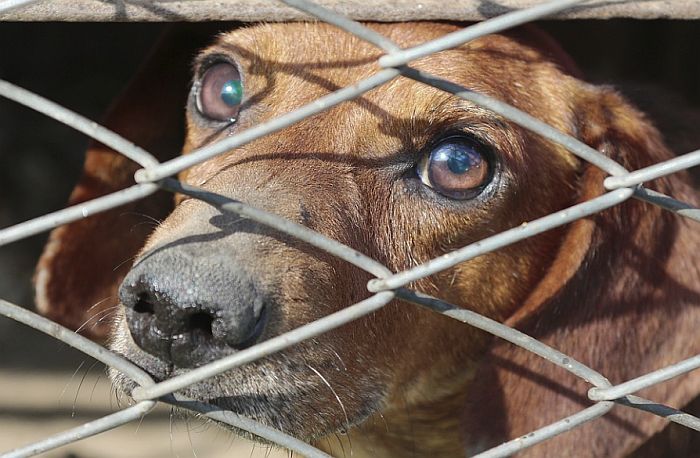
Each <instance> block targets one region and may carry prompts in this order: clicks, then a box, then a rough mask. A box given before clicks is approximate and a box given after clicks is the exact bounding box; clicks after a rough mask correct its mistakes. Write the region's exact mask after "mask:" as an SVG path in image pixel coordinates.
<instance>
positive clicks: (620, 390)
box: [588, 355, 700, 401]
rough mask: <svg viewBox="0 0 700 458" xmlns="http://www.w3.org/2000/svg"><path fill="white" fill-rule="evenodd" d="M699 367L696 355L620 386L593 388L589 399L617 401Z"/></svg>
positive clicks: (589, 391) (698, 357)
mask: <svg viewBox="0 0 700 458" xmlns="http://www.w3.org/2000/svg"><path fill="white" fill-rule="evenodd" d="M699 367H700V355H696V356H693V357H692V358H688V359H686V360H683V361H681V362H678V363H676V364H673V365H671V366H666V367H664V368H662V369H659V370H656V371H654V372H650V373H648V374H646V375H642V376H640V377H637V378H634V379H632V380H628V381H626V382H624V383H620V384H619V385H615V386H611V387H608V388H602V387H601V388H597V387H596V388H591V389H590V390H588V399H590V400H592V401H607V400H615V399H618V398H621V397H623V396H626V395H628V394H631V393H634V392H636V391H639V390H641V389H644V388H648V387H650V386H652V385H656V384H657V383H661V382H665V381H666V380H670V379H672V378H674V377H678V376H679V375H683V374H685V373H686V372H690V371H692V370H695V369H697V368H699Z"/></svg>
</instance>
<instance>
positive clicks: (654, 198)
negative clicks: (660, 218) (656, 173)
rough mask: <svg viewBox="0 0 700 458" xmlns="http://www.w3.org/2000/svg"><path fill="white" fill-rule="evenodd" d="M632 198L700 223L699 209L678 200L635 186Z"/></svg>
mask: <svg viewBox="0 0 700 458" xmlns="http://www.w3.org/2000/svg"><path fill="white" fill-rule="evenodd" d="M633 197H634V198H635V199H639V200H643V201H645V202H649V203H650V204H653V205H657V206H659V207H661V208H663V209H664V210H668V211H670V212H673V213H675V214H677V215H680V216H684V217H686V218H689V219H692V220H694V221H700V209H698V208H697V207H694V206H692V205H690V204H687V203H685V202H681V201H680V200H676V199H674V198H673V197H669V196H667V195H666V194H662V193H660V192H656V191H652V190H651V189H646V188H642V187H641V186H637V187H636V188H634V196H633Z"/></svg>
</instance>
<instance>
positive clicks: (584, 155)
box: [399, 67, 628, 176]
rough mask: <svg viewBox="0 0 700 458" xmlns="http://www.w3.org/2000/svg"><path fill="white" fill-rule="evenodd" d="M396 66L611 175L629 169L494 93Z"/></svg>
mask: <svg viewBox="0 0 700 458" xmlns="http://www.w3.org/2000/svg"><path fill="white" fill-rule="evenodd" d="M399 70H401V74H402V75H403V76H405V77H407V78H411V79H413V80H415V81H419V82H421V83H424V84H427V85H429V86H432V87H435V88H437V89H441V90H443V91H445V92H449V93H451V94H454V95H456V96H457V97H460V98H462V99H464V100H468V101H469V102H472V103H475V104H477V105H479V106H481V107H484V108H488V109H489V110H491V111H493V112H494V113H497V114H499V115H501V116H504V117H506V118H508V119H509V120H510V121H513V122H514V123H516V124H518V125H520V126H522V127H524V128H526V129H528V130H530V131H532V132H535V133H536V134H539V135H541V136H542V137H544V138H546V139H548V140H550V141H552V142H554V143H557V144H559V145H561V146H563V147H564V148H566V149H567V150H569V151H570V152H571V153H573V154H575V155H576V156H578V157H580V158H581V159H583V160H585V161H588V162H590V163H591V164H593V165H595V166H596V167H599V168H600V169H602V170H604V171H606V172H607V173H609V174H610V175H613V176H615V175H626V174H627V173H628V172H627V170H626V169H625V168H624V167H623V166H622V165H620V164H618V163H617V162H615V161H613V160H612V159H610V158H609V157H607V156H605V155H604V154H602V153H601V152H599V151H597V150H595V149H593V148H591V147H590V146H588V145H586V144H585V143H583V142H581V141H579V140H578V139H576V138H574V137H572V136H570V135H567V134H565V133H563V132H560V131H559V130H557V129H555V128H554V127H552V126H550V125H549V124H547V123H544V122H542V121H540V120H539V119H537V118H535V117H533V116H531V115H529V114H527V113H525V112H524V111H521V110H519V109H517V108H515V107H514V106H511V105H509V104H507V103H505V102H502V101H500V100H497V99H494V98H493V97H489V96H487V95H484V94H479V93H478V92H474V91H471V90H469V89H467V88H465V87H464V86H460V85H459V84H455V83H453V82H451V81H448V80H445V79H442V78H439V77H437V76H434V75H431V74H429V73H425V72H422V71H420V70H416V69H414V68H411V67H400V68H399Z"/></svg>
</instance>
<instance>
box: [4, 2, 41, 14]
mask: <svg viewBox="0 0 700 458" xmlns="http://www.w3.org/2000/svg"><path fill="white" fill-rule="evenodd" d="M36 1H37V0H3V1H1V2H0V13H9V12H10V11H12V10H15V9H17V8H21V7H23V6H26V5H29V4H30V3H34V2H36Z"/></svg>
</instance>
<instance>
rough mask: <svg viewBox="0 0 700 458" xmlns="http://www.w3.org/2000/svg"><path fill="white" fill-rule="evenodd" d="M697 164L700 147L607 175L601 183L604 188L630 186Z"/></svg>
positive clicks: (698, 163) (699, 163)
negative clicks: (641, 166) (615, 174)
mask: <svg viewBox="0 0 700 458" xmlns="http://www.w3.org/2000/svg"><path fill="white" fill-rule="evenodd" d="M697 165H700V149H699V150H695V151H693V152H691V153H687V154H683V155H681V156H678V157H674V158H673V159H669V160H667V161H663V162H659V163H658V164H654V165H650V166H649V167H644V168H643V169H639V170H635V171H634V172H630V173H628V174H627V175H620V176H616V177H608V178H606V179H605V181H603V185H605V188H606V189H608V190H613V189H618V188H631V187H632V186H636V185H638V184H642V183H644V182H645V181H649V180H655V179H657V178H661V177H663V176H666V175H670V174H672V173H676V172H680V171H681V170H687V169H689V168H691V167H695V166H697Z"/></svg>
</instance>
